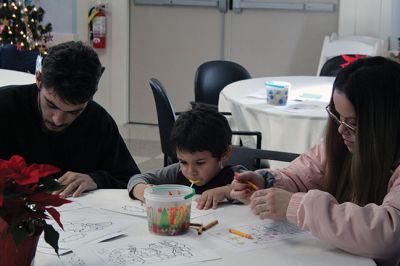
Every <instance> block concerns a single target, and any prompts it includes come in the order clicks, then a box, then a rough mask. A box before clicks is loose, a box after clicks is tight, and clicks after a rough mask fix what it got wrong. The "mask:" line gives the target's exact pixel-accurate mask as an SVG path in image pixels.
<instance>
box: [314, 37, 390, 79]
mask: <svg viewBox="0 0 400 266" xmlns="http://www.w3.org/2000/svg"><path fill="white" fill-rule="evenodd" d="M342 54H361V55H369V56H375V55H382V56H384V55H385V41H384V40H381V39H376V38H373V37H369V36H346V37H341V38H337V35H335V34H332V35H331V36H325V38H324V43H323V45H322V50H321V56H320V58H319V64H318V70H317V76H318V75H319V74H320V72H321V68H322V67H323V65H324V64H325V62H326V61H327V60H328V59H330V58H332V57H334V56H337V55H342Z"/></svg>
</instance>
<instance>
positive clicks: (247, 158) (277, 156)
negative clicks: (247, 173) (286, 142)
mask: <svg viewBox="0 0 400 266" xmlns="http://www.w3.org/2000/svg"><path fill="white" fill-rule="evenodd" d="M298 156H299V154H297V153H290V152H282V151H271V150H261V149H254V148H248V147H243V146H233V148H232V156H231V158H230V160H229V161H228V162H227V164H229V165H238V164H240V165H243V166H244V167H246V168H247V169H249V170H252V171H253V170H257V169H261V168H265V166H264V165H262V162H263V161H265V160H267V161H281V162H291V161H293V160H294V159H296V158H297V157H298Z"/></svg>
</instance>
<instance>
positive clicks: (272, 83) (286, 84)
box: [264, 80, 290, 89]
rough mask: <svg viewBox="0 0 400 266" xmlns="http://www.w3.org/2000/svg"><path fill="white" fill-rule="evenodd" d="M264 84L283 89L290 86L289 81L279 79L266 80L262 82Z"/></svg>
mask: <svg viewBox="0 0 400 266" xmlns="http://www.w3.org/2000/svg"><path fill="white" fill-rule="evenodd" d="M264 85H265V86H268V87H273V88H277V89H283V88H289V87H290V83H289V82H286V81H279V80H272V81H266V82H264Z"/></svg>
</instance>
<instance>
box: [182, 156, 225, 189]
mask: <svg viewBox="0 0 400 266" xmlns="http://www.w3.org/2000/svg"><path fill="white" fill-rule="evenodd" d="M176 155H177V157H178V160H179V163H180V164H181V170H182V173H183V175H184V176H185V177H186V178H187V179H189V181H193V182H194V183H195V184H196V186H203V185H205V184H207V183H208V182H209V181H210V180H211V179H213V178H214V177H215V176H216V175H217V174H218V173H219V171H220V170H221V169H222V160H223V158H221V159H220V160H219V159H217V158H215V157H213V156H212V154H211V152H209V151H199V152H194V153H190V152H187V151H182V150H176Z"/></svg>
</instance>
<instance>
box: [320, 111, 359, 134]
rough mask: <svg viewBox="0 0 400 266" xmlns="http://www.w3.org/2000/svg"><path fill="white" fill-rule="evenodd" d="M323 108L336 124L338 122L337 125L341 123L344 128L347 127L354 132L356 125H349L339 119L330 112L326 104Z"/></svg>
mask: <svg viewBox="0 0 400 266" xmlns="http://www.w3.org/2000/svg"><path fill="white" fill-rule="evenodd" d="M325 110H326V111H327V112H328V114H329V116H330V118H332V119H333V121H335V122H336V124H338V126H340V125H343V126H344V127H345V128H346V129H348V130H350V131H352V132H356V130H357V127H355V126H351V125H349V124H347V123H346V122H344V121H340V119H339V118H338V117H337V116H336V115H335V114H334V113H332V112H331V110H330V107H329V105H327V106H326V107H325Z"/></svg>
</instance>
